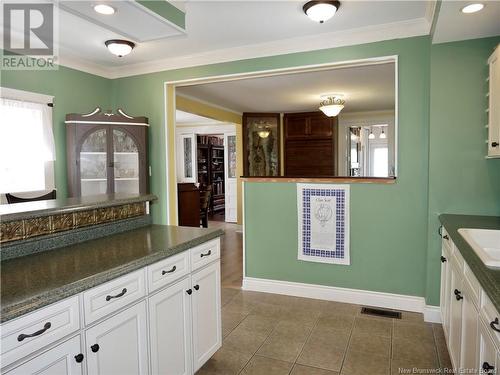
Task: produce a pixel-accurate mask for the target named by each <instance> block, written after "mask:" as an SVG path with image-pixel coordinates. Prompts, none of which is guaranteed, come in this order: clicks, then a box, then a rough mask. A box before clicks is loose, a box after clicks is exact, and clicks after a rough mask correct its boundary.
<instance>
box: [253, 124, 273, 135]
mask: <svg viewBox="0 0 500 375" xmlns="http://www.w3.org/2000/svg"><path fill="white" fill-rule="evenodd" d="M255 125H256V127H257V135H258V136H259V137H260V138H267V137H269V134H271V129H270V128H269V124H268V123H267V122H265V121H262V120H261V121H259V122H258V123H256V124H255Z"/></svg>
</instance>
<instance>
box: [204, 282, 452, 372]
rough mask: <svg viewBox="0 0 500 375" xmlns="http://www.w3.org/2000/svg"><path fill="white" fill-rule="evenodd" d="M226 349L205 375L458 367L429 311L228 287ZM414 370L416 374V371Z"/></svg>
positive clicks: (225, 297) (224, 296)
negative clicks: (369, 310) (391, 312)
mask: <svg viewBox="0 0 500 375" xmlns="http://www.w3.org/2000/svg"><path fill="white" fill-rule="evenodd" d="M222 305H223V308H222V328H223V337H224V338H223V345H222V348H221V349H220V350H219V351H218V352H217V353H216V354H215V355H214V356H213V357H212V358H211V359H210V360H209V361H208V362H207V363H206V364H205V365H204V366H203V367H202V368H201V369H200V370H199V371H198V372H197V374H198V375H205V374H221V375H225V374H227V375H233V374H234V375H236V374H242V375H249V374H252V375H288V374H290V375H357V374H363V375H379V374H380V375H390V374H400V373H402V372H401V369H411V370H413V368H418V369H444V368H450V367H451V365H450V359H449V356H448V351H447V349H446V345H445V343H444V334H443V330H442V327H441V325H439V324H428V323H425V322H424V321H423V317H422V315H421V314H416V313H409V312H403V314H402V315H403V316H402V319H389V318H379V317H371V316H368V315H362V314H361V306H359V305H350V304H343V303H338V302H328V301H320V300H314V299H306V298H297V297H288V296H280V295H275V294H267V293H255V292H245V291H240V290H238V289H229V288H223V291H222ZM410 373H411V372H410Z"/></svg>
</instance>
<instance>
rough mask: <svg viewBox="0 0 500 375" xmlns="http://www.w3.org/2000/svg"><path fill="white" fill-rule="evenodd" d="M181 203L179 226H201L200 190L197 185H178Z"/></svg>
mask: <svg viewBox="0 0 500 375" xmlns="http://www.w3.org/2000/svg"><path fill="white" fill-rule="evenodd" d="M177 201H178V202H179V210H178V211H179V213H178V215H179V225H181V226H185V227H199V226H200V190H199V189H198V188H197V187H196V185H195V184H191V183H180V184H177Z"/></svg>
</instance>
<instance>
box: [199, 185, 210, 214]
mask: <svg viewBox="0 0 500 375" xmlns="http://www.w3.org/2000/svg"><path fill="white" fill-rule="evenodd" d="M211 196H212V185H207V186H205V188H204V189H200V210H201V212H202V213H206V211H207V210H208V206H209V204H210V197H211Z"/></svg>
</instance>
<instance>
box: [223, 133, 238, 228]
mask: <svg viewBox="0 0 500 375" xmlns="http://www.w3.org/2000/svg"><path fill="white" fill-rule="evenodd" d="M224 146H225V147H224V164H225V165H226V172H225V176H226V178H225V180H226V186H225V192H226V193H225V208H226V222H230V223H236V221H237V215H238V198H237V191H236V190H237V184H236V181H237V179H236V177H237V176H236V133H224Z"/></svg>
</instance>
